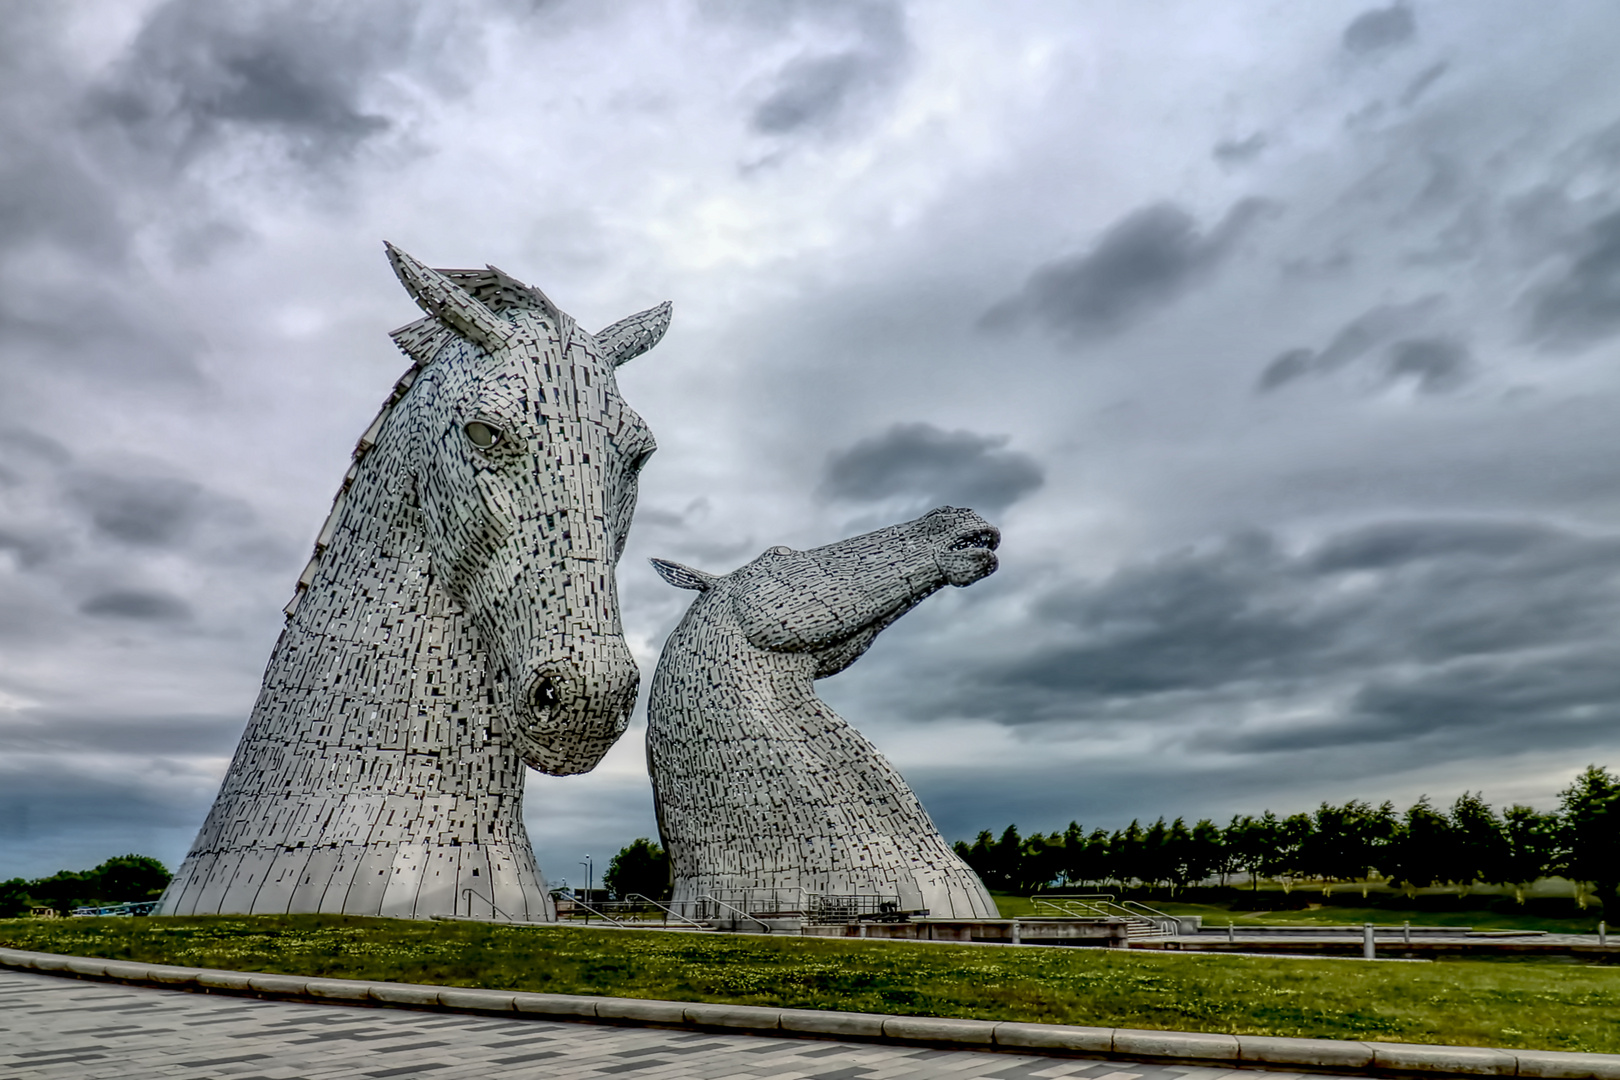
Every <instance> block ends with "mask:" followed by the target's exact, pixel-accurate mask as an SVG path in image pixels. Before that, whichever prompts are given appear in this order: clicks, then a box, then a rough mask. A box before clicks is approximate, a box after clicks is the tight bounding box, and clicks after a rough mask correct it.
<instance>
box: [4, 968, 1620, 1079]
mask: <svg viewBox="0 0 1620 1080" xmlns="http://www.w3.org/2000/svg"><path fill="white" fill-rule="evenodd" d="M0 968H15V969H17V970H21V971H36V972H40V973H42V974H50V975H69V976H76V977H80V978H90V979H106V980H112V981H115V982H126V983H140V984H150V985H156V986H162V987H171V988H187V987H189V988H192V989H196V990H215V991H225V992H228V993H238V994H240V993H248V994H262V995H265V996H270V997H276V998H284V999H285V998H292V999H302V1000H308V1001H322V1002H333V1003H356V1002H366V1003H368V1004H371V1005H378V1006H383V1007H405V1008H417V1009H421V1008H430V1009H444V1010H450V1011H456V1012H473V1013H480V1014H484V1015H489V1014H506V1015H514V1016H515V1015H522V1016H533V1017H538V1018H544V1019H548V1020H565V1021H581V1020H584V1021H591V1020H594V1021H597V1022H603V1023H610V1024H647V1025H657V1026H660V1027H675V1028H696V1029H701V1030H705V1031H729V1032H736V1033H739V1034H740V1033H748V1034H766V1033H771V1034H778V1035H786V1036H790V1037H801V1038H806V1037H807V1038H843V1039H856V1040H866V1041H873V1042H884V1043H891V1044H899V1045H919V1046H934V1047H939V1046H945V1047H954V1048H958V1049H991V1050H1005V1051H1013V1052H1018V1053H1024V1054H1049V1055H1061V1056H1076V1055H1090V1056H1096V1057H1105V1058H1115V1059H1119V1060H1124V1061H1140V1062H1149V1063H1157V1064H1177V1065H1202V1066H1224V1067H1227V1068H1231V1067H1234V1066H1237V1067H1243V1066H1247V1067H1250V1068H1258V1069H1272V1070H1283V1071H1288V1072H1300V1071H1317V1072H1355V1073H1364V1074H1370V1075H1377V1076H1396V1077H1414V1076H1419V1075H1422V1076H1453V1077H1456V1076H1524V1077H1541V1078H1544V1080H1620V1054H1572V1053H1563V1052H1559V1051H1555V1050H1500V1049H1492V1048H1487V1047H1479V1046H1421V1045H1417V1044H1413V1043H1381V1042H1351V1041H1340V1040H1336V1039H1287V1038H1278V1037H1272V1036H1261V1035H1219V1034H1212V1033H1204V1032H1191V1031H1143V1030H1136V1029H1131V1028H1097V1027H1075V1026H1070V1025H1065V1024H1027V1023H1015V1022H1011V1021H995V1020H953V1019H948V1018H945V1017H929V1016H881V1015H877V1014H873V1013H849V1012H822V1011H818V1010H812V1009H772V1008H763V1007H760V1006H754V1005H709V1004H702V1003H699V1002H687V1001H655V1000H651V999H646V998H615V997H588V996H584V995H573V994H534V993H524V992H516V991H504V990H477V989H472V988H468V987H457V986H424V985H415V984H411V983H387V982H366V981H363V980H358V979H307V978H302V977H300V976H296V975H267V974H258V973H254V972H245V971H222V970H219V969H216V968H187V967H175V966H173V965H170V964H143V963H140V962H138V961H130V960H101V959H97V958H95V957H87V956H61V955H58V954H55V953H40V952H26V951H23V950H21V949H0Z"/></svg>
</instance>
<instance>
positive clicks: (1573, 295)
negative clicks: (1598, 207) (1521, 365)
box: [1530, 213, 1620, 348]
mask: <svg viewBox="0 0 1620 1080" xmlns="http://www.w3.org/2000/svg"><path fill="white" fill-rule="evenodd" d="M1574 246H1575V250H1574V252H1573V253H1572V255H1571V256H1570V257H1569V258H1568V259H1567V261H1565V263H1564V265H1563V266H1561V267H1560V269H1559V272H1558V273H1557V275H1556V276H1555V277H1554V278H1553V279H1552V280H1551V281H1549V282H1547V283H1546V284H1545V285H1543V286H1541V287H1540V288H1538V289H1536V290H1535V291H1534V292H1533V294H1532V299H1531V306H1530V332H1531V335H1532V337H1533V338H1534V339H1535V340H1536V341H1537V342H1538V343H1540V344H1542V345H1544V346H1547V347H1551V348H1578V347H1581V346H1584V345H1589V344H1591V343H1593V342H1595V341H1599V340H1602V339H1604V338H1607V337H1611V336H1613V335H1614V334H1615V333H1616V332H1617V331H1620V213H1612V214H1608V215H1606V216H1604V217H1601V218H1599V219H1598V220H1596V221H1594V222H1592V223H1591V225H1590V226H1588V227H1587V228H1586V230H1585V232H1584V234H1583V235H1581V236H1580V237H1579V238H1578V240H1577V241H1576V242H1575V245H1574Z"/></svg>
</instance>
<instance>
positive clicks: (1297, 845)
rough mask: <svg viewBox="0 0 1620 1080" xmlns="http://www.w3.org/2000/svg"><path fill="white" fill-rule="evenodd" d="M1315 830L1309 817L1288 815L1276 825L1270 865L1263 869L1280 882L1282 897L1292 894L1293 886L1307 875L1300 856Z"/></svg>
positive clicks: (1306, 815) (1314, 824)
mask: <svg viewBox="0 0 1620 1080" xmlns="http://www.w3.org/2000/svg"><path fill="white" fill-rule="evenodd" d="M1267 813H1268V814H1269V813H1270V811H1267ZM1315 828H1316V823H1315V822H1314V821H1312V820H1311V815H1309V814H1290V815H1289V816H1288V817H1286V818H1284V819H1283V820H1282V821H1281V822H1280V823H1279V824H1278V826H1277V828H1276V831H1275V832H1274V833H1273V836H1274V837H1275V841H1274V844H1273V846H1272V850H1271V860H1270V865H1269V866H1267V867H1266V868H1265V869H1266V873H1267V874H1268V875H1269V876H1271V877H1274V878H1277V879H1278V880H1280V881H1281V882H1282V886H1283V894H1284V895H1287V894H1288V893H1291V892H1293V891H1294V885H1295V884H1296V883H1297V882H1298V880H1299V879H1300V878H1302V877H1304V876H1305V874H1306V873H1307V871H1306V869H1305V867H1304V864H1303V863H1302V862H1301V861H1300V856H1301V853H1302V852H1303V851H1304V850H1305V845H1306V844H1307V843H1309V841H1310V838H1311V833H1312V832H1313V831H1315Z"/></svg>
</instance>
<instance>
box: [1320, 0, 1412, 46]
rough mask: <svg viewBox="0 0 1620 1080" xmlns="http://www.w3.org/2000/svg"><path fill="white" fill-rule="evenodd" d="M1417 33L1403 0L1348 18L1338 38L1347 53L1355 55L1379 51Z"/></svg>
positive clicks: (1408, 39) (1403, 41)
mask: <svg viewBox="0 0 1620 1080" xmlns="http://www.w3.org/2000/svg"><path fill="white" fill-rule="evenodd" d="M1416 35H1417V21H1416V20H1415V19H1413V18H1412V9H1411V8H1410V7H1408V6H1406V5H1405V4H1403V3H1396V4H1391V5H1390V6H1389V7H1385V8H1373V9H1372V10H1371V11H1364V12H1362V13H1361V14H1360V15H1357V16H1356V17H1355V18H1354V19H1352V20H1350V25H1349V26H1346V27H1345V28H1344V35H1343V36H1342V37H1341V38H1340V39H1339V40H1340V43H1341V44H1342V45H1343V46H1344V49H1345V51H1346V52H1351V53H1355V54H1356V55H1357V56H1367V55H1371V54H1374V53H1381V52H1383V51H1385V50H1386V49H1391V48H1394V47H1395V46H1397V45H1402V44H1405V43H1406V42H1408V41H1410V40H1412V38H1413V37H1415V36H1416Z"/></svg>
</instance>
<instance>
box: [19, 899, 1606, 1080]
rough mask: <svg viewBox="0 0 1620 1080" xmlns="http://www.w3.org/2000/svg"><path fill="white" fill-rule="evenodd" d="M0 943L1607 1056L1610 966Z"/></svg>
mask: <svg viewBox="0 0 1620 1080" xmlns="http://www.w3.org/2000/svg"><path fill="white" fill-rule="evenodd" d="M0 946H8V947H13V949H37V950H45V952H62V954H75V955H94V957H107V959H120V960H144V962H152V963H156V962H164V963H183V965H193V967H219V968H235V970H249V972H275V973H288V975H309V976H327V978H363V980H389V981H403V983H436V984H444V986H486V988H496V989H528V991H549V993H565V994H609V996H620V997H666V999H677V1001H710V1002H732V1004H753V1006H782V1007H795V1009H847V1010H857V1012H889V1014H910V1015H940V1017H969V1018H982V1020H1032V1022H1047V1023H1087V1025H1100V1027H1131V1028H1160V1030H1196V1031H1228V1033H1247V1035H1293V1036H1315V1038H1345V1040H1382V1041H1405V1043H1453V1044H1473V1046H1511V1048H1541V1049H1571V1051H1602V1052H1620V1025H1617V1023H1615V1022H1614V1018H1615V1017H1617V1015H1620V970H1617V968H1601V967H1576V965H1568V963H1481V962H1463V960H1460V962H1447V963H1358V962H1346V960H1294V959H1268V957H1267V959H1259V957H1215V955H1174V954H1149V952H1124V950H1103V949H993V947H974V946H935V944H914V942H876V941H839V939H815V938H787V936H782V938H768V936H731V934H726V936H721V934H713V936H710V934H667V933H658V931H617V929H585V928H575V926H556V928H551V926H544V928H530V926H525V928H517V926H486V925H480V923H418V921H403V920H379V918H347V916H324V915H292V916H251V918H249V916H209V918H75V920H53V921H42V920H8V921H0Z"/></svg>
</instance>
